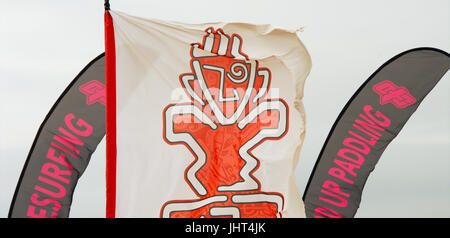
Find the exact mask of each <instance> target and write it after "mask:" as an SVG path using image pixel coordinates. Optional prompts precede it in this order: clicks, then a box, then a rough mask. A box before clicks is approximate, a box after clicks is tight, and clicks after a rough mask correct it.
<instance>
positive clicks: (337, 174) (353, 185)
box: [303, 48, 450, 218]
mask: <svg viewBox="0 0 450 238" xmlns="http://www.w3.org/2000/svg"><path fill="white" fill-rule="evenodd" d="M449 68H450V55H449V54H448V53H446V52H444V51H441V50H438V49H434V48H417V49H412V50H409V51H406V52H403V53H401V54H399V55H397V56H395V57H393V58H392V59H390V60H389V61H387V62H386V63H385V64H383V65H382V66H381V67H380V68H379V69H378V70H377V71H376V72H375V73H373V74H372V75H371V76H370V77H369V79H367V80H366V82H365V83H364V84H363V85H362V86H361V87H360V88H359V89H358V90H357V91H356V93H355V94H354V95H353V97H352V98H351V99H350V100H349V102H348V103H347V105H345V107H344V109H343V110H342V111H341V113H340V115H339V116H338V118H337V120H336V122H335V123H334V125H333V127H332V128H331V131H330V133H329V135H328V137H327V139H326V141H325V144H324V146H323V148H322V151H321V152H320V154H319V158H318V160H317V161H316V164H315V167H314V169H313V172H312V174H311V177H310V179H309V182H308V185H307V187H306V190H305V193H304V197H303V200H304V201H305V209H306V216H307V217H333V218H338V217H354V215H355V213H356V211H357V209H358V207H359V204H360V200H361V194H362V191H363V188H364V185H365V183H366V180H367V178H368V176H369V174H370V173H371V172H372V171H373V170H374V168H375V165H376V163H377V162H378V160H379V159H380V156H381V154H382V153H383V152H384V150H385V149H386V147H387V146H388V145H389V143H390V142H391V141H392V140H393V139H394V138H395V137H396V136H397V134H398V133H399V132H400V130H401V129H402V128H403V126H404V125H405V123H406V122H407V121H408V119H409V118H410V117H411V115H412V114H413V113H414V112H415V111H416V109H417V107H418V106H419V104H420V103H421V102H422V100H423V99H424V98H425V96H426V95H427V94H428V93H429V92H430V91H431V90H432V89H433V88H434V86H435V85H436V84H437V83H438V82H439V80H440V79H441V78H442V77H443V76H444V74H445V73H446V72H447V71H448V69H449Z"/></svg>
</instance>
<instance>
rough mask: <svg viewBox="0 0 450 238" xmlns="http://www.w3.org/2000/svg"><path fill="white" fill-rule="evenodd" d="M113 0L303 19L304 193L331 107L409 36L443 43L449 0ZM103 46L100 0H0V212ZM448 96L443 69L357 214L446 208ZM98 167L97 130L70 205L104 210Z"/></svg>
mask: <svg viewBox="0 0 450 238" xmlns="http://www.w3.org/2000/svg"><path fill="white" fill-rule="evenodd" d="M110 2H111V9H113V10H118V11H122V12H125V13H128V14H131V15H137V16H141V17H147V18H158V19H162V20H174V21H180V22H187V23H202V22H216V21H242V22H249V23H269V24H273V25H275V26H278V27H283V28H288V29H296V28H299V27H302V26H304V27H305V28H304V31H303V32H299V33H298V35H299V37H300V38H301V40H302V41H303V43H304V44H305V46H306V47H307V49H308V50H309V53H310V54H311V57H312V62H313V67H312V71H311V74H310V76H309V77H308V79H307V81H306V85H305V97H304V104H305V110H306V116H307V125H306V127H307V132H306V133H307V134H306V138H305V143H304V146H303V149H302V153H301V155H300V161H299V164H298V167H297V169H296V180H297V184H298V187H299V190H300V191H301V192H302V193H303V191H304V189H305V186H306V182H307V180H308V178H309V175H310V172H311V170H312V167H313V165H314V163H315V161H316V159H317V156H318V154H319V152H320V149H321V147H322V145H323V142H324V140H325V138H326V136H327V134H328V132H329V130H330V128H331V126H332V124H333V122H334V121H335V119H336V117H337V115H338V114H339V112H340V111H341V109H342V108H343V106H344V105H345V103H346V102H347V101H348V99H349V98H350V97H351V96H352V95H353V93H354V92H355V90H356V89H357V88H358V87H359V86H360V85H361V84H362V83H363V82H364V81H365V80H366V79H367V78H368V77H369V76H370V75H371V74H372V73H373V72H374V71H375V70H376V69H377V68H378V67H380V66H381V65H382V64H383V63H384V62H385V61H387V60H389V59H390V58H391V57H393V56H395V55H396V54H398V53H401V52H403V51H405V50H408V49H411V48H415V47H424V46H427V47H435V48H440V49H442V50H445V51H447V52H450V1H448V0H433V1H430V0H396V1H394V0H372V1H368V0H365V1H361V0H340V1H335V0H329V1H320V0H310V1H304V0H295V1H294V0H271V1H269V0H251V1H250V0H246V1H243V0H227V1H213V0H208V1H207V0H189V1H175V0H165V1H148V0H147V1H145V0H139V1H138V0H111V1H110ZM103 51H104V32H103V0H95V1H94V0H76V1H75V0H72V1H67V0H53V1H44V0H40V1H31V0H27V1H15V0H9V1H7V0H0V83H1V85H0V132H1V134H0V187H1V192H0V217H6V216H7V213H8V209H9V205H10V202H11V198H12V196H13V193H14V189H15V186H16V183H17V180H18V178H19V175H20V172H21V170H22V167H23V165H24V162H25V159H26V157H27V154H28V151H29V149H30V147H31V144H32V142H33V139H34V136H35V134H36V132H37V130H38V128H39V125H40V124H41V122H42V121H43V119H44V117H45V115H46V114H47V113H48V111H49V110H50V108H51V106H52V105H53V103H54V102H55V101H56V99H57V98H58V97H59V95H60V94H61V93H62V92H63V90H64V89H65V88H66V86H67V85H68V84H69V83H70V81H72V79H73V78H74V77H75V76H76V75H77V74H78V72H79V71H80V70H81V69H82V68H83V67H84V66H85V65H86V64H87V63H88V62H89V61H91V60H92V59H93V58H94V57H96V56H97V55H98V54H100V53H102V52H103ZM324 95H326V97H324ZM449 106H450V73H447V74H446V75H445V76H444V77H443V78H442V80H441V82H440V83H439V84H438V85H437V86H436V88H435V89H433V91H432V92H431V93H430V94H429V95H428V96H427V98H426V99H425V100H424V101H423V102H422V104H421V105H420V107H419V109H418V110H417V111H416V113H415V114H414V115H413V116H412V117H411V119H410V120H409V121H408V123H407V124H406V126H405V127H404V128H403V130H402V132H401V133H400V135H399V136H398V137H397V138H396V139H395V140H394V141H393V142H392V143H391V145H390V146H389V147H388V148H387V150H386V151H385V152H384V154H383V156H382V157H381V159H380V162H379V163H378V165H377V167H376V169H375V171H374V172H373V173H372V175H371V176H370V177H369V179H368V181H367V184H366V187H365V190H364V193H363V197H362V202H361V207H360V209H359V211H358V213H357V217H450V133H449V132H450V107H449ZM104 170H105V144H104V141H103V142H102V143H101V144H100V146H99V147H98V149H97V151H96V152H95V154H94V155H93V157H92V160H91V164H90V165H89V166H88V168H87V170H86V172H85V174H84V175H83V177H82V178H81V179H80V181H79V184H78V186H77V188H76V190H75V194H74V197H73V199H74V202H73V206H72V210H71V217H104V214H105V179H104V178H105V172H104ZM399 171H400V172H399Z"/></svg>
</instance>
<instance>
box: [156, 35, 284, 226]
mask: <svg viewBox="0 0 450 238" xmlns="http://www.w3.org/2000/svg"><path fill="white" fill-rule="evenodd" d="M242 42H243V40H242V38H241V37H240V36H239V35H237V34H232V35H231V36H229V35H227V34H225V33H224V32H223V30H221V29H218V30H217V31H214V29H212V28H208V29H206V35H205V37H204V38H203V43H202V44H192V45H191V61H190V64H191V70H192V72H191V73H185V74H182V75H180V83H181V85H182V86H183V87H184V89H185V92H186V94H187V95H189V96H190V97H191V102H190V103H180V104H171V105H168V106H167V107H166V108H165V109H164V114H163V119H164V129H163V137H164V140H165V141H166V142H167V143H168V144H171V145H173V144H183V145H185V146H186V148H187V149H189V151H190V152H191V154H192V155H193V157H194V161H193V162H192V163H191V164H190V165H189V166H188V168H187V169H186V170H185V180H186V182H187V184H188V185H189V186H190V187H191V189H192V191H193V192H194V193H195V194H196V195H197V197H198V199H194V200H172V201H168V202H166V203H165V204H164V205H163V206H162V208H161V217H280V216H281V211H282V209H283V207H284V198H283V195H282V194H280V193H278V192H263V191H262V190H261V187H262V185H261V183H260V182H259V181H258V179H257V178H256V177H255V176H254V175H253V173H254V172H255V171H256V170H257V169H258V168H259V166H260V162H259V160H258V159H257V158H256V157H255V156H254V155H253V154H252V152H251V151H252V150H253V149H254V148H256V147H257V146H258V145H260V144H261V143H263V142H264V141H265V140H268V139H270V140H279V139H281V138H282V137H283V136H284V135H285V134H286V132H287V131H288V115H289V114H288V113H289V109H288V106H287V104H286V102H285V101H284V100H282V99H264V98H265V96H266V94H267V91H268V89H269V87H270V80H271V73H270V71H269V69H267V68H262V67H259V66H258V61H256V60H250V59H249V58H248V56H247V55H246V54H244V53H242V51H241V48H242Z"/></svg>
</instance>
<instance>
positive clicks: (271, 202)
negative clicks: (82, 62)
mask: <svg viewBox="0 0 450 238" xmlns="http://www.w3.org/2000/svg"><path fill="white" fill-rule="evenodd" d="M105 30H106V71H107V72H106V75H107V79H106V84H107V85H106V86H107V119H106V120H107V216H108V217H207V218H208V217H243V218H246V217H304V216H305V213H304V207H303V202H302V200H301V195H300V193H299V191H298V188H297V185H296V183H295V177H294V170H295V167H296V165H297V162H298V159H299V153H300V149H301V146H302V143H303V138H304V135H305V112H304V109H303V104H302V97H303V87H304V82H305V79H306V77H307V75H308V73H309V71H310V68H311V60H310V57H309V54H308V52H307V50H306V48H305V46H304V45H303V44H302V42H301V41H300V39H299V38H298V36H297V34H296V32H295V31H287V30H283V29H279V28H274V27H272V26H271V25H252V24H244V23H208V24H184V23H177V22H164V21H159V20H150V19H143V18H138V17H133V16H129V15H126V14H123V13H120V12H116V11H109V14H108V12H106V14H105Z"/></svg>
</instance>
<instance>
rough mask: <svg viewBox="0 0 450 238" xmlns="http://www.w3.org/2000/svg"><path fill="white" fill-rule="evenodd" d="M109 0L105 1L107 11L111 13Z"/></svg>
mask: <svg viewBox="0 0 450 238" xmlns="http://www.w3.org/2000/svg"><path fill="white" fill-rule="evenodd" d="M109 10H110V8H109V0H105V11H109Z"/></svg>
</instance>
